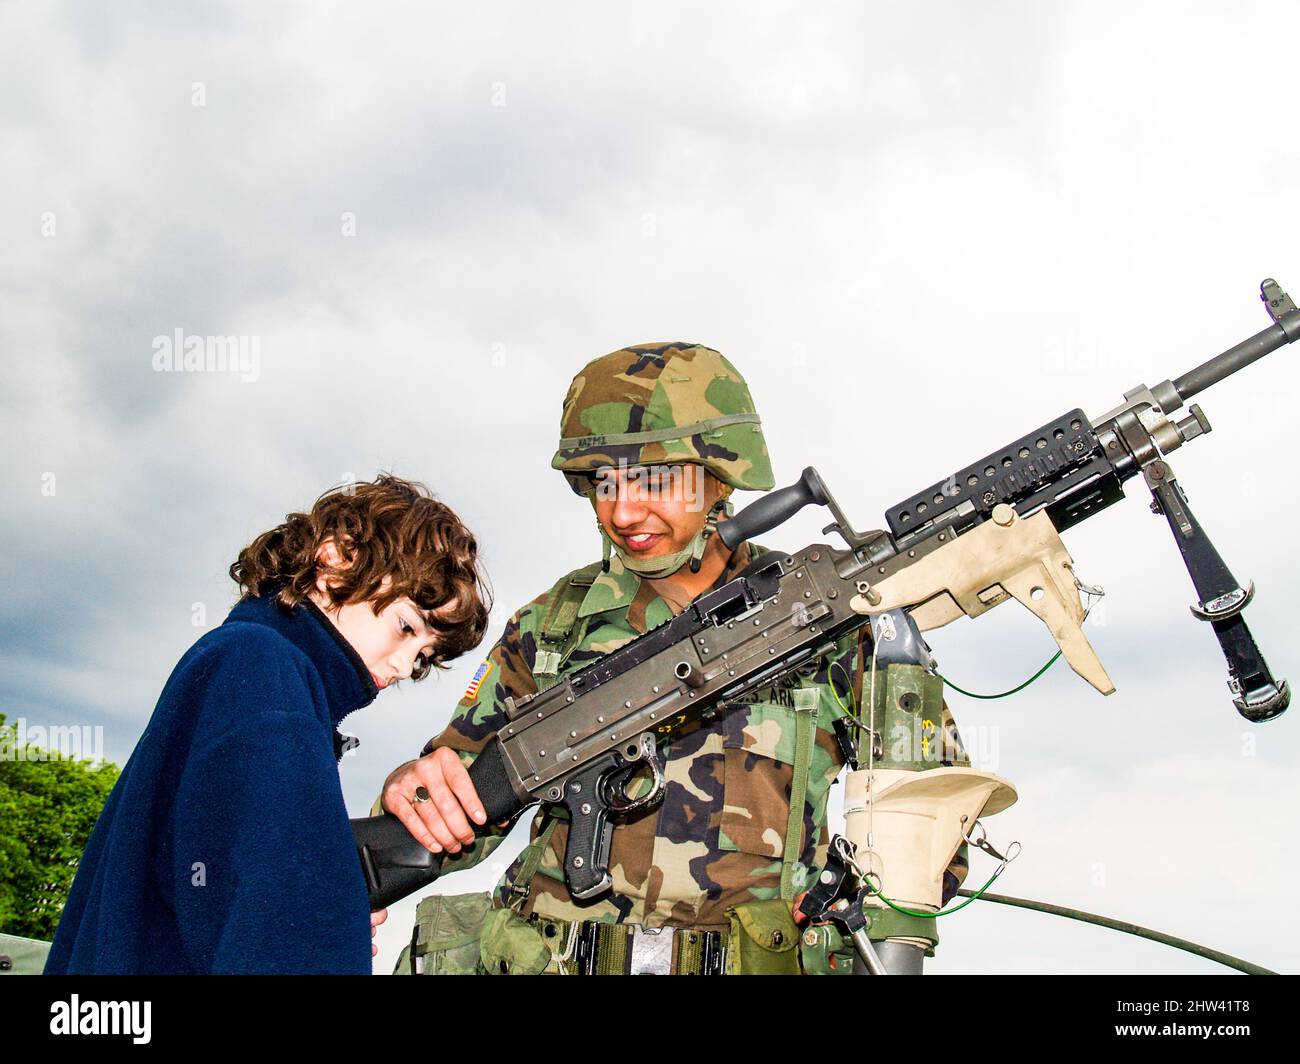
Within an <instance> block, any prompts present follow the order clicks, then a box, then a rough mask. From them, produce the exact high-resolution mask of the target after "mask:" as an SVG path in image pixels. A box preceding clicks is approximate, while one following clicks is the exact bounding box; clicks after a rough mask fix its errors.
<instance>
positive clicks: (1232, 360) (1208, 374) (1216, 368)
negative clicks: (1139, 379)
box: [1174, 324, 1300, 402]
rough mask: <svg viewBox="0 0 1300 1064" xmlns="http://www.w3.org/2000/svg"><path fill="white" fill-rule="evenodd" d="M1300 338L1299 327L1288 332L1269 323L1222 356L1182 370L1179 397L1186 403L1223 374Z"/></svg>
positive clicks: (1178, 385) (1177, 384) (1221, 378)
mask: <svg viewBox="0 0 1300 1064" xmlns="http://www.w3.org/2000/svg"><path fill="white" fill-rule="evenodd" d="M1295 339H1300V327H1297V329H1296V330H1295V331H1293V332H1292V334H1291V335H1289V336H1288V335H1287V331H1286V329H1284V328H1283V326H1282V325H1280V324H1279V325H1271V326H1269V328H1267V329H1265V330H1263V332H1257V333H1256V334H1255V335H1254V336H1252V337H1250V339H1248V340H1242V341H1241V343H1239V344H1237V345H1236V346H1235V347H1230V348H1228V350H1227V351H1225V352H1223V354H1221V355H1215V356H1214V357H1213V358H1212V359H1210V360H1209V361H1208V362H1205V363H1203V364H1202V365H1199V366H1197V367H1196V368H1195V369H1193V370H1189V371H1188V372H1187V373H1184V374H1183V375H1182V376H1181V377H1179V378H1178V379H1177V380H1176V381H1174V387H1175V388H1177V389H1178V397H1179V398H1180V399H1182V400H1183V402H1186V401H1187V400H1188V399H1190V398H1191V397H1192V396H1194V395H1197V394H1199V393H1201V392H1203V391H1205V389H1206V388H1208V387H1210V385H1212V384H1218V383H1219V381H1221V380H1223V378H1224V377H1229V376H1231V375H1232V374H1234V373H1236V372H1237V370H1239V369H1245V368H1246V367H1247V366H1249V365H1250V364H1251V363H1252V362H1256V361H1258V360H1259V359H1261V358H1263V357H1264V356H1265V355H1267V354H1269V353H1270V352H1272V351H1276V350H1277V349H1278V348H1279V347H1285V346H1286V345H1287V344H1289V343H1290V342H1291V341H1292V340H1295Z"/></svg>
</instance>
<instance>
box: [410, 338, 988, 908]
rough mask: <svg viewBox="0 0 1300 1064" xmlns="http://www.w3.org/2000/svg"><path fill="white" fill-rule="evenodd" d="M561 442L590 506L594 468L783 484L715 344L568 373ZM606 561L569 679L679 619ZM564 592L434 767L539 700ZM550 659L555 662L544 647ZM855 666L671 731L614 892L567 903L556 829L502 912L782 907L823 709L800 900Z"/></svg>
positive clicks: (619, 858) (823, 844)
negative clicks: (801, 747) (520, 705)
mask: <svg viewBox="0 0 1300 1064" xmlns="http://www.w3.org/2000/svg"><path fill="white" fill-rule="evenodd" d="M561 437H562V438H561V440H560V445H559V448H558V450H557V452H556V454H555V456H554V458H553V460H552V463H551V464H552V466H553V467H554V468H557V469H560V470H561V471H562V472H564V473H565V475H566V477H568V479H569V482H570V485H571V486H572V487H573V488H574V490H575V491H577V492H579V493H582V494H589V493H590V492H591V491H592V490H593V489H592V482H591V480H590V474H591V473H592V472H594V471H595V470H597V469H599V468H601V467H604V466H611V465H612V466H617V465H619V464H620V463H624V464H626V465H629V466H634V465H641V466H644V465H650V464H674V463H686V462H693V463H698V464H702V465H704V466H705V467H706V468H707V469H709V470H710V471H711V472H713V474H714V475H715V476H716V477H718V479H719V480H720V481H722V482H723V483H724V484H728V485H730V486H731V487H733V488H742V489H750V490H766V489H768V488H770V487H772V486H773V477H772V470H771V465H770V462H769V459H768V454H767V448H766V445H765V443H764V440H763V435H762V429H761V425H760V423H759V419H758V415H757V413H756V412H755V411H754V405H753V401H752V399H751V398H750V395H749V390H748V388H747V386H746V384H745V382H744V379H743V378H742V377H741V375H740V374H739V372H737V371H736V369H735V367H734V366H732V365H731V363H729V362H728V361H727V360H726V359H725V358H723V357H722V356H721V355H720V354H719V353H718V352H716V351H713V350H711V349H710V348H706V347H700V346H697V345H690V344H681V343H668V344H646V345H641V346H639V347H633V348H627V349H624V350H622V351H617V352H614V353H612V354H610V355H606V356H604V357H603V358H601V359H597V360H595V361H594V362H592V363H591V364H589V365H588V366H587V367H585V368H584V369H583V370H582V371H581V372H579V374H578V375H577V376H576V377H575V378H574V381H573V384H572V386H571V387H570V389H569V393H568V395H567V397H566V398H565V402H564V413H563V417H562V422H561ZM761 551H762V548H760V547H758V546H756V545H754V544H749V543H745V544H741V545H740V546H739V547H738V548H737V549H736V550H735V551H734V552H733V554H732V556H731V558H730V560H729V562H728V565H727V568H726V571H725V572H723V574H722V575H721V577H719V580H718V585H720V584H722V583H724V582H726V581H727V580H730V579H731V578H732V577H733V576H735V575H736V574H737V573H738V572H739V571H740V570H741V569H743V568H744V567H745V565H747V564H748V563H749V562H750V561H751V560H752V558H754V557H756V556H757V555H758V554H759V553H760V552H761ZM606 564H607V566H608V571H602V567H601V565H600V564H599V563H596V564H594V565H591V566H588V567H586V568H585V569H583V570H576V571H575V572H574V573H571V574H569V577H568V578H567V579H568V580H570V581H576V582H578V583H580V584H586V585H589V586H587V589H586V591H585V593H583V594H582V595H581V601H580V605H579V606H578V609H577V618H576V624H578V625H585V628H578V629H577V631H578V632H580V633H581V638H580V639H578V641H577V642H576V644H571V652H570V653H569V656H568V657H567V659H566V660H565V661H564V662H563V664H562V665H560V667H559V674H560V675H564V674H567V673H569V672H572V671H574V670H577V669H580V668H582V667H583V666H585V665H587V664H589V663H590V662H591V661H593V660H595V659H596V658H598V657H600V656H601V655H604V654H607V653H609V652H611V651H613V650H616V649H617V648H619V647H620V646H622V645H624V644H625V643H627V642H628V641H629V640H631V639H633V638H635V637H636V636H638V635H640V634H641V633H643V632H646V631H648V630H650V629H651V628H654V627H656V626H657V625H660V624H663V623H664V622H665V621H667V620H669V619H670V618H671V617H672V616H673V614H674V613H675V612H677V609H679V608H680V607H674V606H673V605H672V604H670V603H669V602H668V601H667V600H666V599H665V598H663V597H662V596H661V595H660V594H659V593H658V592H657V591H656V590H655V587H654V584H655V583H657V581H653V580H651V579H649V578H642V577H641V576H639V575H637V573H636V572H633V571H632V570H631V569H629V568H628V567H627V566H625V565H624V564H623V563H622V559H621V557H620V556H618V555H615V556H613V557H608V551H607V562H606ZM562 586H563V585H562V584H559V583H557V584H556V585H555V587H553V588H552V589H551V590H550V591H547V592H545V593H543V594H542V595H539V596H538V597H537V598H535V599H534V600H533V601H532V602H530V603H528V604H527V605H526V606H524V607H523V608H522V609H520V610H519V611H518V612H517V613H515V614H514V616H512V617H511V618H510V620H509V622H508V623H507V624H506V628H505V631H504V633H503V634H502V636H501V639H500V640H499V641H498V642H497V643H496V645H495V646H493V648H492V649H491V651H490V652H489V653H488V657H487V662H486V663H485V665H486V670H487V671H486V672H485V674H484V675H483V676H482V677H481V679H480V680H478V681H477V682H476V684H475V685H473V686H472V687H471V692H470V693H468V694H467V696H466V697H465V698H464V699H463V700H462V701H461V703H460V705H459V706H458V708H457V710H456V712H455V713H454V715H453V717H452V719H451V722H450V723H449V724H448V725H447V727H446V729H445V730H444V731H443V732H442V733H441V734H440V735H438V736H437V737H435V738H434V739H432V740H431V741H430V742H429V744H428V745H427V746H426V747H425V751H424V752H425V753H426V754H427V753H428V752H430V751H431V750H432V749H434V748H435V747H439V746H447V747H450V748H452V749H454V750H457V751H458V752H459V753H460V756H461V758H462V760H463V761H464V762H465V763H466V764H467V765H468V764H470V763H472V761H473V758H474V756H475V755H476V754H477V753H478V752H479V751H480V750H481V749H482V748H483V745H484V743H485V742H486V741H487V740H488V738H489V737H490V736H491V735H492V733H493V732H495V731H497V730H498V729H500V728H501V727H502V726H503V725H504V724H505V723H506V721H507V715H506V712H505V708H504V705H505V699H506V698H507V696H513V697H515V698H516V699H518V698H520V697H522V696H524V695H527V694H531V693H532V692H534V691H537V690H538V689H539V685H538V676H537V673H538V665H539V660H538V659H539V643H540V642H541V641H542V626H543V624H544V623H545V621H546V619H547V617H548V614H549V611H550V607H551V605H552V599H551V596H552V595H553V594H554V593H556V591H557V589H559V588H561V587H562ZM661 586H662V585H661ZM573 593H574V592H572V591H570V594H573ZM543 653H544V654H545V655H546V657H547V658H550V657H551V652H550V651H543ZM857 653H858V652H857V644H856V638H855V637H852V636H850V637H846V638H844V639H843V640H841V641H840V643H839V645H838V647H837V650H836V652H835V653H834V654H833V655H831V656H830V657H829V658H828V659H825V660H823V661H821V662H819V663H817V664H815V665H813V666H811V667H810V668H809V669H808V670H805V671H804V672H802V673H800V674H797V675H795V676H793V677H789V678H787V679H786V680H785V681H783V682H781V683H779V684H777V685H774V686H772V687H769V688H766V689H764V690H761V691H759V692H757V693H755V694H753V695H750V696H747V697H746V698H745V699H742V700H740V701H733V702H730V703H727V704H725V705H724V706H722V707H720V711H719V712H718V713H717V714H716V716H714V717H713V719H711V720H707V721H704V722H702V723H701V724H700V725H699V726H697V727H695V728H694V729H693V730H690V731H687V732H682V733H678V734H677V735H674V736H673V737H672V741H671V743H669V744H668V745H667V746H666V747H663V748H662V755H663V759H664V770H665V778H666V790H665V793H664V796H663V800H662V801H661V802H660V803H658V804H657V805H655V806H653V807H651V808H650V809H647V810H643V811H641V812H640V813H638V814H635V815H633V816H631V817H629V818H627V819H620V820H616V821H615V822H614V823H615V827H614V831H613V836H612V842H611V849H610V872H611V874H612V876H613V879H614V885H613V888H612V890H611V891H610V892H608V893H606V894H604V895H601V896H598V897H596V898H593V899H589V900H587V901H578V900H575V899H573V898H572V897H570V895H569V892H568V891H567V890H566V888H565V885H564V875H563V871H562V858H563V854H564V845H565V840H566V837H567V825H566V824H565V823H563V822H558V823H557V824H556V825H555V827H554V829H553V832H552V834H551V836H550V838H549V840H548V841H547V843H546V845H545V849H544V850H543V852H542V854H541V859H540V864H538V866H537V870H536V873H535V874H534V875H533V876H532V878H531V882H530V883H529V885H528V888H527V895H526V897H516V896H515V895H514V894H513V892H512V890H511V886H512V884H514V883H515V881H516V879H517V878H519V875H520V870H521V866H522V865H523V863H524V856H523V855H521V857H520V858H519V859H518V860H516V861H515V863H514V864H513V865H512V866H511V867H510V868H509V869H508V870H507V872H506V873H505V875H504V877H503V878H502V879H501V881H500V882H499V883H498V885H497V889H496V898H495V903H496V905H497V906H505V905H507V904H510V903H511V902H512V901H517V902H521V903H522V904H521V906H520V908H521V911H522V912H523V913H524V914H525V915H531V914H533V913H536V914H537V915H539V916H541V917H554V918H558V919H562V920H600V921H605V922H615V923H639V924H642V925H644V926H647V927H659V926H663V925H670V926H675V927H694V928H698V929H704V930H713V929H718V930H725V929H726V928H727V927H728V917H727V914H726V910H727V909H728V907H731V906H735V905H738V904H740V903H742V902H747V901H752V900H767V899H772V898H775V897H778V896H781V894H782V891H781V887H782V860H783V857H784V856H785V845H786V836H787V828H788V826H789V825H788V821H789V819H790V802H791V793H792V784H793V783H794V766H795V761H796V753H795V733H796V724H795V721H796V712H797V710H802V711H804V712H815V714H816V718H815V723H816V730H815V732H814V733H813V737H814V742H813V745H812V752H811V758H810V761H809V765H808V774H807V786H806V793H805V798H804V802H803V810H802V814H803V815H802V822H803V823H802V831H801V832H800V835H799V838H800V842H799V851H798V855H797V860H798V863H797V865H796V866H795V868H794V870H793V878H792V880H791V883H790V886H792V887H793V892H798V891H801V890H803V889H805V888H806V886H807V883H808V879H809V875H810V872H811V870H813V869H815V868H817V867H819V866H820V865H821V864H823V863H824V860H825V855H826V848H827V845H828V835H827V830H826V804H827V797H828V794H829V791H830V788H831V785H832V784H833V783H834V781H835V779H836V777H837V776H838V775H839V773H840V771H841V769H842V768H843V767H844V760H843V756H842V754H841V752H840V748H839V746H838V744H837V742H836V739H835V734H834V732H833V730H832V724H833V721H834V719H835V718H836V717H837V716H840V715H842V714H843V712H844V710H843V708H842V707H843V706H844V705H846V704H848V703H849V702H850V701H851V699H852V695H851V690H852V684H853V680H854V678H855V670H856V664H857ZM554 665H555V662H554V661H553V660H544V661H543V663H542V668H541V670H540V672H541V674H542V675H547V674H548V673H553V672H554V668H553V666H554ZM944 725H945V727H944V734H945V735H946V736H947V737H948V738H949V741H950V744H957V743H959V741H958V740H957V739H956V732H955V729H954V728H953V726H952V722H951V717H950V716H949V715H948V713H947V709H946V707H945V712H944ZM948 749H949V750H950V751H951V752H952V756H954V757H956V758H958V759H963V758H964V755H963V754H962V753H961V750H960V746H959V745H950V746H949V747H948ZM945 763H951V762H950V761H948V762H945ZM959 763H964V761H959ZM548 819H549V818H548V816H547V814H546V813H545V812H539V813H538V815H537V817H536V818H535V819H534V822H533V825H532V842H533V844H534V846H535V847H536V845H537V841H538V838H539V836H540V835H541V834H542V832H543V830H544V829H545V828H546V826H547V823H548ZM502 837H503V833H502V832H501V831H500V830H494V829H491V828H489V829H486V833H485V834H480V837H479V838H478V839H477V840H476V842H475V843H474V845H473V846H472V847H470V848H468V849H467V850H465V851H463V852H462V853H460V854H456V855H450V856H448V857H447V858H445V859H444V862H443V874H444V875H445V874H447V873H448V872H451V871H454V870H456V869H457V868H466V867H470V866H471V865H473V864H476V863H478V862H479V861H481V860H483V859H484V858H485V857H486V856H487V855H488V854H490V853H491V852H492V850H493V849H494V848H495V847H496V846H497V845H498V844H499V843H500V841H501V838H502ZM527 852H528V851H525V854H526V853H527ZM965 872H966V862H965V848H964V847H963V849H962V850H961V851H960V852H959V854H958V856H957V857H956V858H955V859H954V861H953V863H952V865H951V866H950V868H949V875H948V876H946V877H945V880H946V883H947V885H948V888H949V889H948V891H947V892H946V893H947V894H948V895H949V896H951V894H952V893H954V892H955V891H956V889H957V886H958V885H959V884H960V882H961V880H962V879H963V878H964V876H965ZM790 893H792V892H791V891H789V890H787V891H786V895H785V896H787V897H789V895H790Z"/></svg>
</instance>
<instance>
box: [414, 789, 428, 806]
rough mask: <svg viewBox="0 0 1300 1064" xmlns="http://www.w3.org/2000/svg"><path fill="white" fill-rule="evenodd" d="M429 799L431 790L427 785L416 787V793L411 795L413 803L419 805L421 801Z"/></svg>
mask: <svg viewBox="0 0 1300 1064" xmlns="http://www.w3.org/2000/svg"><path fill="white" fill-rule="evenodd" d="M428 800H429V790H428V788H427V787H416V788H415V794H414V795H413V796H412V797H411V804H412V805H419V804H420V803H421V802H427V801H428Z"/></svg>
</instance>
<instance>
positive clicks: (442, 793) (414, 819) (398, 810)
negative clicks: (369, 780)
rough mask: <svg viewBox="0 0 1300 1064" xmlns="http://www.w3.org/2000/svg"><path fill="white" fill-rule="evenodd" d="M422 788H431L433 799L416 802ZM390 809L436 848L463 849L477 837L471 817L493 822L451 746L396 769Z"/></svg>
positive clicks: (388, 794) (387, 784)
mask: <svg viewBox="0 0 1300 1064" xmlns="http://www.w3.org/2000/svg"><path fill="white" fill-rule="evenodd" d="M417 787H423V788H424V789H425V790H427V791H428V792H429V800H428V801H427V802H415V801H412V799H413V798H414V797H415V790H416V788H417ZM384 808H385V809H387V810H388V811H389V812H390V813H392V814H393V816H395V817H397V819H398V820H400V821H401V822H402V823H403V824H405V825H406V830H407V831H409V832H410V833H411V834H412V835H413V836H414V837H415V838H416V840H417V841H418V842H419V843H420V844H421V845H422V846H424V847H425V848H426V849H428V850H431V851H432V852H434V853H441V852H442V851H443V850H446V851H447V852H448V853H459V852H460V849H461V846H462V845H464V846H469V845H470V844H471V843H473V841H474V829H473V828H472V827H471V826H470V821H471V820H473V821H474V823H475V824H483V823H486V821H487V814H486V813H485V812H484V811H483V803H482V802H481V801H480V800H479V796H478V792H477V791H475V790H474V784H473V783H472V782H471V781H470V778H469V772H468V771H467V770H466V768H465V766H464V765H463V764H462V763H461V760H460V758H459V757H458V756H457V755H456V751H455V750H452V749H450V748H449V747H446V746H440V747H439V748H438V749H437V750H435V751H434V752H433V753H431V754H429V755H427V756H425V757H422V758H420V759H419V760H417V761H408V762H407V763H406V764H405V765H400V766H399V767H398V768H396V769H395V770H394V771H393V772H392V773H391V774H390V775H389V777H388V779H386V780H385V781H384Z"/></svg>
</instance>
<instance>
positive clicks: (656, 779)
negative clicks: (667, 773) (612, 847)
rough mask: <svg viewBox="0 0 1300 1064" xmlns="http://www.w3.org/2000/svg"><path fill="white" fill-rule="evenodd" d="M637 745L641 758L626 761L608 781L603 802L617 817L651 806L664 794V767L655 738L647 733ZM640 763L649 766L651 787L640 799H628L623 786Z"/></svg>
mask: <svg viewBox="0 0 1300 1064" xmlns="http://www.w3.org/2000/svg"><path fill="white" fill-rule="evenodd" d="M639 744H640V747H641V756H640V757H639V758H637V759H636V760H634V761H628V762H627V764H626V766H625V767H624V768H623V769H622V770H620V771H619V772H618V773H617V774H615V775H612V776H611V777H610V779H609V785H608V788H607V790H606V794H605V801H606V804H607V805H608V806H609V811H610V812H611V813H614V814H616V815H619V816H622V815H624V814H627V813H632V812H635V811H636V810H638V809H644V808H646V807H647V806H649V805H653V804H654V803H655V802H657V801H658V800H659V799H660V798H662V797H663V794H664V787H665V784H664V765H663V761H661V760H660V758H659V747H658V744H657V743H656V742H655V737H654V736H653V735H651V734H649V733H648V732H647V733H646V734H644V735H642V736H641V738H640V740H639ZM642 762H644V763H645V764H647V765H649V766H650V773H651V779H652V785H651V787H650V790H649V791H648V792H647V793H646V794H644V795H642V796H641V797H640V798H633V799H629V798H628V797H627V795H626V794H625V793H624V791H623V784H624V783H625V782H626V781H627V779H628V778H629V777H630V776H631V775H632V773H633V772H635V771H636V770H637V768H638V767H639V766H640V764H641V763H642Z"/></svg>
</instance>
